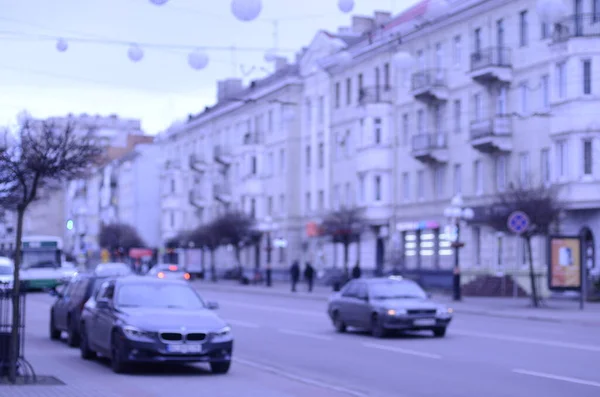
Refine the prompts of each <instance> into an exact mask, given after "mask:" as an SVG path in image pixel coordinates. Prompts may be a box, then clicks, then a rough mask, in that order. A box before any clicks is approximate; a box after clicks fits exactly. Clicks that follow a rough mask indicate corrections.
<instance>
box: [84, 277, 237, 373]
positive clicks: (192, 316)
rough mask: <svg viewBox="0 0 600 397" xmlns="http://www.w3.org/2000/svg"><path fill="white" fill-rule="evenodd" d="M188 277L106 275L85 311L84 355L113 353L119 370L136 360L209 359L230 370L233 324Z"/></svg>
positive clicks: (215, 367) (222, 369)
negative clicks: (179, 278) (177, 278)
mask: <svg viewBox="0 0 600 397" xmlns="http://www.w3.org/2000/svg"><path fill="white" fill-rule="evenodd" d="M217 307H218V305H217V304H216V303H211V302H205V301H204V300H203V299H202V298H201V297H200V295H198V293H197V292H196V291H195V290H194V289H193V288H192V287H191V286H190V285H189V284H188V283H187V282H184V281H180V280H173V279H162V280H161V279H158V278H152V277H144V276H130V277H122V278H117V279H111V280H108V281H105V282H104V283H103V284H102V286H101V287H100V289H99V290H98V292H97V294H96V295H95V296H94V297H93V298H91V299H90V300H89V301H88V302H87V303H86V304H85V308H84V310H83V313H82V316H81V325H80V329H81V343H80V345H79V348H80V350H81V357H82V358H83V359H86V360H89V359H92V358H94V357H95V356H96V354H97V353H100V354H102V355H103V356H106V357H109V358H110V360H111V367H112V369H113V371H114V372H116V373H122V372H127V370H128V369H129V367H130V365H131V364H134V363H143V362H152V363H189V362H207V363H209V364H210V367H211V369H212V371H213V373H218V374H224V373H227V372H228V371H229V368H230V365H231V357H232V352H233V336H232V333H231V328H230V326H229V325H228V324H227V323H226V322H225V321H223V320H222V319H221V318H220V317H219V316H218V315H217V314H216V313H214V312H213V311H212V309H216V308H217Z"/></svg>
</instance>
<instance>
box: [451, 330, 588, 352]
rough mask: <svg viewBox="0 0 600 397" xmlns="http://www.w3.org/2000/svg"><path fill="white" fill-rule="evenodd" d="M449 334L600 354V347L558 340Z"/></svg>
mask: <svg viewBox="0 0 600 397" xmlns="http://www.w3.org/2000/svg"><path fill="white" fill-rule="evenodd" d="M451 332H452V333H453V334H456V335H462V336H472V337H476V338H487V339H496V340H503V341H508V342H519V343H530V344H533V345H543V346H551V347H562V348H565V349H574V350H583V351H589V352H600V346H595V345H582V344H579V343H568V342H561V341H558V340H544V339H532V338H525V337H521V336H510V335H498V334H488V333H483V332H470V331H461V330H452V331H451Z"/></svg>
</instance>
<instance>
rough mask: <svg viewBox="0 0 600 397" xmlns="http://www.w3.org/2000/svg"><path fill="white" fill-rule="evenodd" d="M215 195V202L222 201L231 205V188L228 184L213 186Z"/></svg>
mask: <svg viewBox="0 0 600 397" xmlns="http://www.w3.org/2000/svg"><path fill="white" fill-rule="evenodd" d="M213 195H214V198H215V200H217V201H220V202H221V203H223V204H229V203H231V200H232V194H231V188H230V187H229V185H228V184H227V183H216V184H215V185H214V186H213Z"/></svg>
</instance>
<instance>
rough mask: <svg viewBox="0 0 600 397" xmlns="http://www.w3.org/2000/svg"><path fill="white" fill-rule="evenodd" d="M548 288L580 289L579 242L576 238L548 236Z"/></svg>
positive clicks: (562, 289)
mask: <svg viewBox="0 0 600 397" xmlns="http://www.w3.org/2000/svg"><path fill="white" fill-rule="evenodd" d="M549 246H550V247H549V255H548V258H549V269H548V288H550V289H551V290H561V291H565V290H577V291H578V290H580V289H581V240H580V239H579V237H577V236H550V238H549Z"/></svg>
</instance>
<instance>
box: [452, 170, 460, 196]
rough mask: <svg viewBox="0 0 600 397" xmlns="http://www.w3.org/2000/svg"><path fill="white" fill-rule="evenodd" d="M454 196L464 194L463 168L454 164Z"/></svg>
mask: <svg viewBox="0 0 600 397" xmlns="http://www.w3.org/2000/svg"><path fill="white" fill-rule="evenodd" d="M453 190H454V192H453V193H454V194H455V195H457V194H462V167H461V165H460V164H454V189H453Z"/></svg>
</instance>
